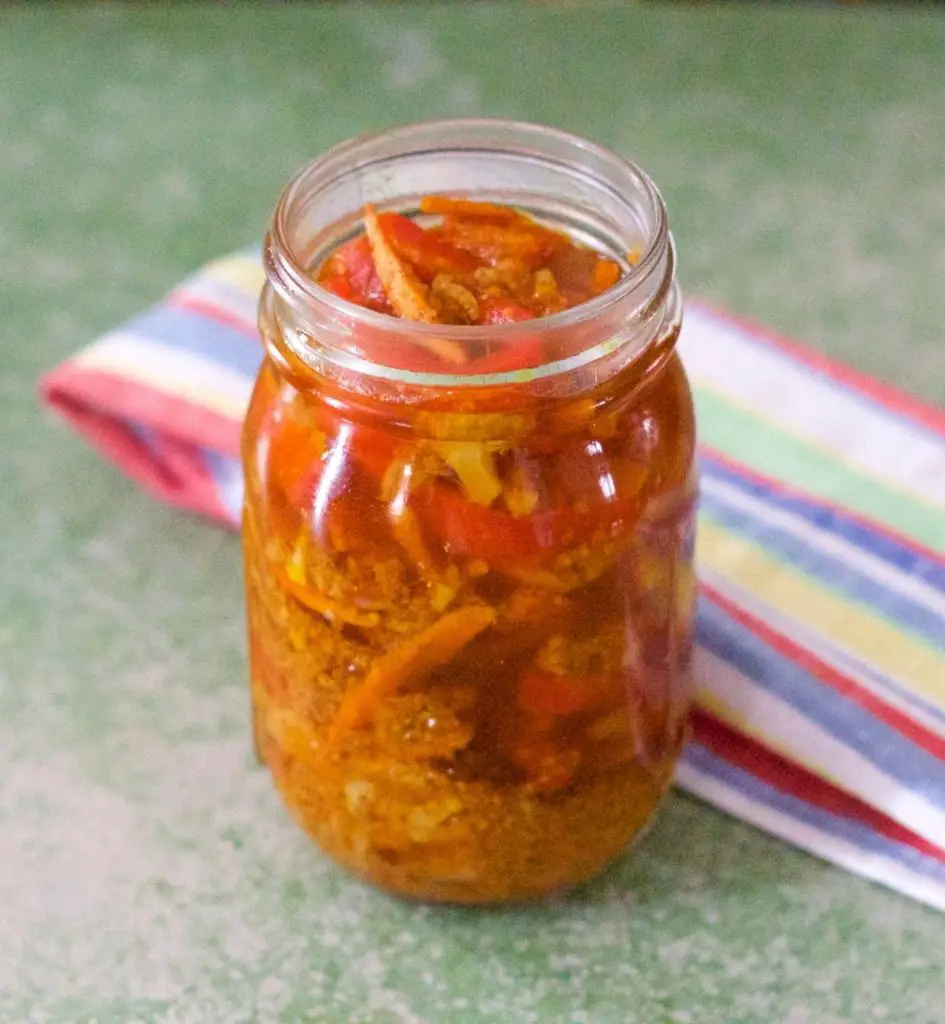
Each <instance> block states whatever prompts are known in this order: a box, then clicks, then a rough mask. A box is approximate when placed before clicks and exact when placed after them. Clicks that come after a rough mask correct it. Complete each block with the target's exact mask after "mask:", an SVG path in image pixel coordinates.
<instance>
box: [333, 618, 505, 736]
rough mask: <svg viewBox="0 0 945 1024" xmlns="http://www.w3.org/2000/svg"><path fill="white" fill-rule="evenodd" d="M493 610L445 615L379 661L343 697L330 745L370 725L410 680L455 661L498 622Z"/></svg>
mask: <svg viewBox="0 0 945 1024" xmlns="http://www.w3.org/2000/svg"><path fill="white" fill-rule="evenodd" d="M495 617H496V613H495V609H494V608H489V607H485V606H482V605H471V606H469V607H466V608H458V609H457V610H456V611H455V612H450V613H449V614H448V615H444V616H443V618H442V619H439V620H438V621H437V622H434V623H433V625H432V626H430V627H429V628H428V629H426V630H425V631H424V632H423V633H420V634H419V635H418V636H415V637H411V638H410V639H409V640H406V641H405V642H404V643H402V644H400V645H399V646H398V647H395V648H394V649H393V650H392V651H389V652H388V653H387V654H385V655H383V657H381V658H379V659H378V660H377V661H376V662H375V663H374V666H373V667H372V668H371V670H370V671H369V672H368V674H367V675H366V676H365V677H364V680H363V681H362V682H361V684H360V685H358V686H355V687H353V688H352V689H350V690H348V692H347V693H346V694H345V695H344V698H343V700H342V702H341V706H340V707H339V708H338V713H337V714H336V715H335V719H334V721H333V722H332V724H331V729H330V731H329V734H328V743H329V746H331V745H333V744H337V742H338V741H339V739H341V738H342V737H343V736H344V734H345V733H346V732H348V731H349V730H351V729H357V728H359V727H360V726H363V725H365V724H367V723H368V722H369V721H370V720H371V717H372V716H373V714H374V710H375V708H376V707H377V705H378V704H379V703H380V702H381V701H382V700H383V699H384V698H385V697H388V696H390V695H391V694H393V693H396V692H397V691H398V690H399V689H400V688H401V687H402V686H403V685H404V684H405V683H406V682H407V681H408V680H409V679H417V678H419V677H422V676H425V675H427V674H428V673H430V672H432V671H433V670H434V669H436V668H439V667H440V666H441V665H445V664H446V663H447V662H449V661H452V660H453V658H455V657H456V655H457V654H459V652H460V651H461V650H462V649H463V648H464V647H465V646H466V645H467V644H468V643H469V642H470V640H472V639H473V638H474V637H476V636H478V635H479V634H480V633H481V632H482V631H483V630H484V629H486V628H487V627H488V626H491V625H492V623H493V622H494V621H495Z"/></svg>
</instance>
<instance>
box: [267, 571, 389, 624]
mask: <svg viewBox="0 0 945 1024" xmlns="http://www.w3.org/2000/svg"><path fill="white" fill-rule="evenodd" d="M272 574H273V576H275V578H276V580H277V582H278V583H279V586H281V587H282V589H283V590H284V591H285V592H286V593H287V594H288V595H289V597H292V598H294V599H295V600H296V601H298V603H299V604H300V605H302V607H303V608H308V610H309V611H312V612H316V613H317V614H319V615H323V616H324V617H325V618H326V619H328V620H329V621H337V622H344V623H346V624H347V625H349V626H362V627H364V628H367V629H370V628H373V627H374V626H376V625H377V624H378V623H379V622H380V615H378V613H377V612H371V611H366V612H362V611H359V610H358V609H357V608H351V607H350V606H348V605H345V604H342V603H341V602H340V601H334V600H332V599H331V598H330V597H328V596H327V595H325V594H322V593H319V591H317V590H313V589H312V588H311V587H307V586H305V585H304V584H302V583H297V582H296V581H295V580H294V579H292V577H291V576H290V575H289V574H288V573H287V572H286V571H285V569H283V568H282V566H280V565H273V566H272Z"/></svg>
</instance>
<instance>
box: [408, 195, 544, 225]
mask: <svg viewBox="0 0 945 1024" xmlns="http://www.w3.org/2000/svg"><path fill="white" fill-rule="evenodd" d="M420 212H421V213H429V214H438V215H440V216H443V217H465V218H468V219H469V220H490V221H493V222H494V223H496V224H514V223H515V222H516V221H520V220H524V219H525V217H524V216H523V214H521V213H519V212H518V210H516V209H514V207H511V206H502V205H500V204H499V203H482V202H476V201H475V200H473V199H453V198H451V197H450V196H424V197H423V199H421V200H420Z"/></svg>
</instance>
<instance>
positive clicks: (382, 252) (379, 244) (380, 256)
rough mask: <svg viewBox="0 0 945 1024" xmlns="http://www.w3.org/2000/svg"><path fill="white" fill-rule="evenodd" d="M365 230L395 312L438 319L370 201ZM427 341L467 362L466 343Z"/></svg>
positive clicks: (447, 357) (448, 358)
mask: <svg viewBox="0 0 945 1024" xmlns="http://www.w3.org/2000/svg"><path fill="white" fill-rule="evenodd" d="M364 231H365V233H366V234H367V237H368V241H369V242H370V243H371V252H372V254H373V256H374V264H375V266H376V267H377V276H378V277H379V278H380V279H381V284H383V285H384V291H385V292H386V293H387V298H388V299H389V300H390V304H391V305H392V306H393V307H394V312H395V313H396V314H397V315H398V316H399V317H400V318H401V319H403V320H416V321H417V322H419V323H425V324H435V323H438V322H439V321H438V319H437V315H436V310H435V309H434V308H433V307H432V306H431V305H430V303H429V302H427V298H426V294H425V289H424V286H423V284H422V283H421V281H420V280H419V278H418V277H417V275H416V274H415V273H414V272H413V270H412V269H411V268H410V267H409V266H408V264H406V263H405V262H404V261H403V260H402V259H401V258H400V257H399V256H398V255H397V253H396V252H394V249H393V246H392V245H391V244H390V242H389V241H388V240H387V236H386V235H385V234H384V230H383V228H382V227H381V225H380V222H379V221H378V219H377V211H376V210H375V209H374V207H373V206H371V205H370V204H368V205H367V206H365V207H364ZM423 344H424V346H426V348H428V349H429V350H430V351H431V352H433V353H434V354H435V355H438V356H439V357H440V358H441V359H442V360H444V362H448V363H464V362H466V353H465V352H464V351H463V347H462V346H461V345H459V344H456V343H455V342H452V341H447V340H446V339H444V338H429V339H424V340H423Z"/></svg>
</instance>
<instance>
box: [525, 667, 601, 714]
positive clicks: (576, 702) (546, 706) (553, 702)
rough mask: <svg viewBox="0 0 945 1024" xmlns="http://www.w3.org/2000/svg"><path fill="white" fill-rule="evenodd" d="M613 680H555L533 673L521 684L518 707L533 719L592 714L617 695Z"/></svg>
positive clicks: (542, 674)
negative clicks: (613, 695) (537, 716)
mask: <svg viewBox="0 0 945 1024" xmlns="http://www.w3.org/2000/svg"><path fill="white" fill-rule="evenodd" d="M616 681H617V680H615V679H614V677H613V676H606V675H602V676H581V677H577V678H573V677H570V676H556V675H554V674H553V673H551V672H545V671H543V670H541V669H531V670H530V671H528V672H526V673H525V675H523V676H522V678H521V679H520V680H519V684H518V706H519V707H520V708H521V709H522V710H523V711H525V712H527V713H528V714H530V715H547V716H551V717H554V718H558V717H562V716H564V715H573V714H576V713H577V712H579V711H591V710H593V709H594V708H597V707H600V706H601V705H602V704H604V703H606V701H607V700H608V699H609V698H610V697H611V696H612V694H613V693H614V684H615V682H616Z"/></svg>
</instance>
